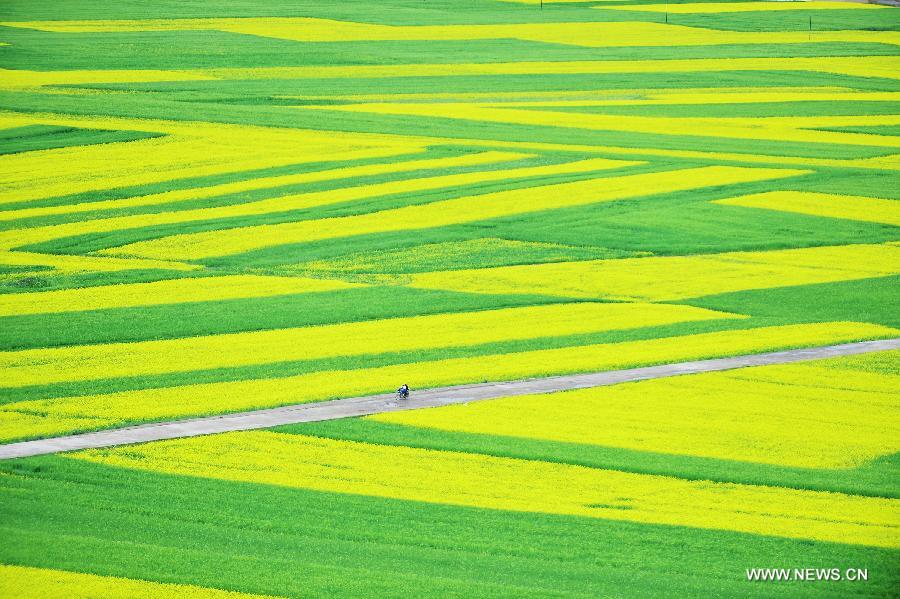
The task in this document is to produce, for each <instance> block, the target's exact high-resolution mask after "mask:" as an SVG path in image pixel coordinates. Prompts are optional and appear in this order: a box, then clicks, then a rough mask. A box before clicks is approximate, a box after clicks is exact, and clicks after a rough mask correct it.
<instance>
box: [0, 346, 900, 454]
mask: <svg viewBox="0 0 900 599" xmlns="http://www.w3.org/2000/svg"><path fill="white" fill-rule="evenodd" d="M891 349H900V338H894V339H885V340H880V341H863V342H860V343H846V344H842V345H828V346H824V347H811V348H806V349H792V350H787V351H778V352H770V353H764V354H752V355H745V356H734V357H730V358H716V359H712V360H697V361H693V362H679V363H674V364H662V365H659V366H647V367H643V368H629V369H627V370H610V371H605V372H592V373H587V374H573V375H566V376H554V377H547V378H539V379H526V380H518V381H506V382H494V383H478V384H472V385H458V386H453V387H440V388H436V389H427V390H423V391H415V390H414V391H413V393H412V396H411V397H410V399H408V400H406V401H402V402H401V401H398V400H397V398H396V396H394V395H392V394H384V395H369V396H365V397H349V398H346V399H335V400H332V401H322V402H315V403H306V404H296V405H290V406H284V407H280V408H271V409H266V410H253V411H249V412H237V413H233V414H225V415H222V416H208V417H204V418H192V419H189V420H173V421H169V422H157V423H153V424H143V425H139V426H131V427H127V428H119V429H109V430H104V431H98V432H94V433H83V434H79V435H66V436H62V437H54V438H50V439H38V440H35V441H23V442H19V443H8V444H6V445H0V459H2V460H8V459H12V458H22V457H28V456H36V455H44V454H49V453H57V452H62V451H74V450H78V449H91V448H97V447H112V446H115V445H128V444H131V443H145V442H148V441H161V440H163V439H176V438H179V437H196V436H199V435H210V434H214V433H225V432H230V431H244V430H252V429H260V428H269V427H273V426H278V425H282V424H295V423H298V422H317V421H321V420H335V419H337V418H349V417H353V416H367V415H369V414H378V413H380V412H396V411H400V410H416V409H420V408H432V407H438V406H446V405H451V404H459V403H467V402H470V401H481V400H485V399H496V398H499V397H509V396H514V395H531V394H534V393H553V392H556V391H568V390H571V389H585V388H588V387H603V386H606V385H615V384H617V383H626V382H631V381H642V380H647V379H659V378H665V377H670V376H677V375H681V374H695V373H700V372H715V371H719V370H732V369H735V368H746V367H748V366H766V365H770V364H788V363H790V362H802V361H807V360H821V359H824V358H834V357H838V356H851V355H855V354H863V353H869V352H877V351H885V350H891Z"/></svg>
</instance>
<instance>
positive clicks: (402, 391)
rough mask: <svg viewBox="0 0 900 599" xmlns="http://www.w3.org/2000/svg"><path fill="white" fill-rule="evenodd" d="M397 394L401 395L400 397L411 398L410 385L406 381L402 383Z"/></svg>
mask: <svg viewBox="0 0 900 599" xmlns="http://www.w3.org/2000/svg"><path fill="white" fill-rule="evenodd" d="M397 395H399V396H400V399H409V385H407V384H406V383H403V384H402V385H400V388H399V389H397Z"/></svg>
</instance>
